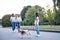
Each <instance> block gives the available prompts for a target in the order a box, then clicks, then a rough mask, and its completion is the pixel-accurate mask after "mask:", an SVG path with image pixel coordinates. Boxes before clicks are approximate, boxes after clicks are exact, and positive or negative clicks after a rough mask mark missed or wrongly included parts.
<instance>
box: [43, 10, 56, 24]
mask: <svg viewBox="0 0 60 40" xmlns="http://www.w3.org/2000/svg"><path fill="white" fill-rule="evenodd" d="M44 16H45V18H46V19H47V20H48V21H49V24H52V21H53V20H54V17H55V12H54V11H53V12H52V11H51V10H50V9H48V10H47V12H45V15H44Z"/></svg>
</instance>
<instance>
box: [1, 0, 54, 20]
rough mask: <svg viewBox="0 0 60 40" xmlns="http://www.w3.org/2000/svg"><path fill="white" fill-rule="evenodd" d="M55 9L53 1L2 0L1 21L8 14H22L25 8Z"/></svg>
mask: <svg viewBox="0 0 60 40" xmlns="http://www.w3.org/2000/svg"><path fill="white" fill-rule="evenodd" d="M28 5H31V6H34V5H39V6H41V7H44V8H46V6H47V5H49V6H50V7H51V8H52V7H53V2H52V0H0V19H1V18H2V17H3V16H4V15H6V14H12V13H14V14H20V13H21V11H22V9H23V7H24V6H28Z"/></svg>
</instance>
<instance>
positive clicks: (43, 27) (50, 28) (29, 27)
mask: <svg viewBox="0 0 60 40" xmlns="http://www.w3.org/2000/svg"><path fill="white" fill-rule="evenodd" d="M21 28H22V29H34V26H21ZM39 28H40V30H53V31H54V30H56V31H57V30H58V31H60V25H52V26H51V25H40V26H39Z"/></svg>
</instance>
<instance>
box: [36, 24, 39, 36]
mask: <svg viewBox="0 0 60 40" xmlns="http://www.w3.org/2000/svg"><path fill="white" fill-rule="evenodd" d="M36 32H37V35H40V31H39V25H38V24H36Z"/></svg>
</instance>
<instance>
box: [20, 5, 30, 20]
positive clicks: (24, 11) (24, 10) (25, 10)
mask: <svg viewBox="0 0 60 40" xmlns="http://www.w3.org/2000/svg"><path fill="white" fill-rule="evenodd" d="M28 8H31V6H25V7H24V8H23V10H22V11H21V17H22V20H24V18H25V13H26V12H27V10H28Z"/></svg>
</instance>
